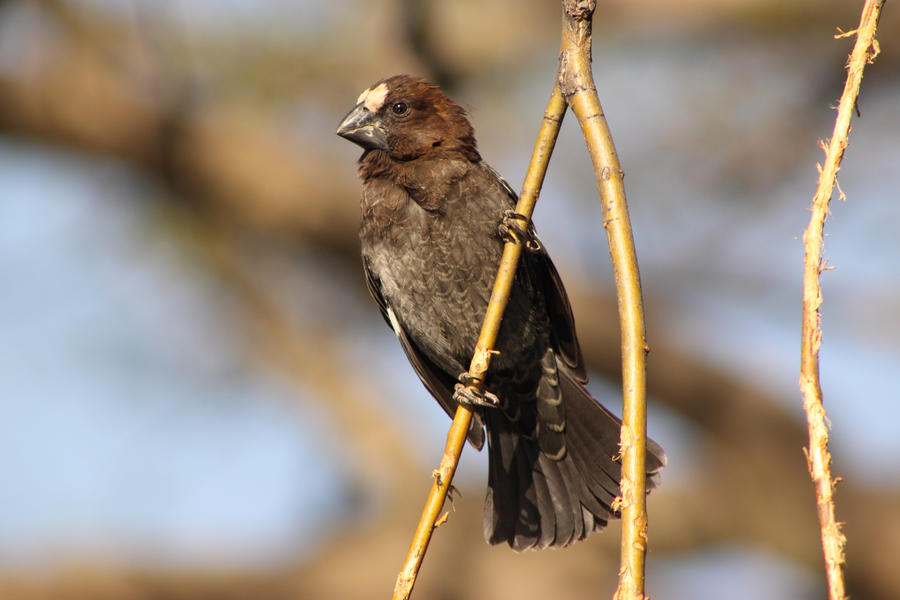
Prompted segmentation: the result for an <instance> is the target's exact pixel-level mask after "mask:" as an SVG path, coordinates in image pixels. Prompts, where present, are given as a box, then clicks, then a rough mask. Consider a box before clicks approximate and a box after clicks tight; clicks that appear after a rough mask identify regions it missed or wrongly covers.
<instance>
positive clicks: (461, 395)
mask: <svg viewBox="0 0 900 600" xmlns="http://www.w3.org/2000/svg"><path fill="white" fill-rule="evenodd" d="M476 380H477V378H476V377H474V376H472V375H471V374H470V373H460V375H459V383H457V384H456V387H454V388H453V399H454V400H455V401H456V402H457V403H459V404H465V405H467V406H487V407H489V408H496V407H498V406H500V398H498V397H497V396H495V395H494V394H492V393H490V392H488V391H487V390H482V391H480V392H479V391H476V390H474V389H472V388H470V387H469V386H470V385H471V384H472V382H473V381H476Z"/></svg>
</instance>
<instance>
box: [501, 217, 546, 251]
mask: <svg viewBox="0 0 900 600" xmlns="http://www.w3.org/2000/svg"><path fill="white" fill-rule="evenodd" d="M497 229H498V231H499V233H500V237H501V238H502V239H503V241H505V242H514V243H516V244H520V243H522V240H525V248H527V249H528V250H529V251H531V252H538V251H540V249H541V242H540V241H539V240H538V239H537V233H536V232H535V230H534V225H533V224H532V223H531V219H529V218H528V217H526V216H525V215H523V214H521V213H517V212H515V211H514V210H507V211H506V212H504V213H503V218H502V219H501V220H500V225H499V226H498V228H497Z"/></svg>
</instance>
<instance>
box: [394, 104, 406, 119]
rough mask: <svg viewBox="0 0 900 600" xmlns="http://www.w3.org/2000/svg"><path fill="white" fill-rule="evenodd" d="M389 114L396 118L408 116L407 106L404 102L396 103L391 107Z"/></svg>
mask: <svg viewBox="0 0 900 600" xmlns="http://www.w3.org/2000/svg"><path fill="white" fill-rule="evenodd" d="M391 112H393V113H394V114H395V115H397V116H398V117H405V116H406V115H408V114H409V104H407V103H406V102H396V103H394V105H393V106H392V107H391Z"/></svg>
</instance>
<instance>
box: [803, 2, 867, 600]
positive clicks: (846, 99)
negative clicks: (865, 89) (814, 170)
mask: <svg viewBox="0 0 900 600" xmlns="http://www.w3.org/2000/svg"><path fill="white" fill-rule="evenodd" d="M883 5H884V0H867V1H866V4H865V6H864V7H863V10H862V16H861V18H860V23H859V28H858V29H857V30H856V31H855V32H853V33H855V34H856V43H855V44H854V46H853V51H852V52H851V53H850V60H849V62H848V70H847V81H846V83H845V84H844V92H843V94H842V95H841V101H840V104H839V105H838V114H837V118H836V119H835V123H834V131H833V133H832V134H831V140H830V142H829V144H828V150H827V152H826V156H825V165H824V167H820V168H819V184H818V187H817V188H816V194H815V197H814V198H813V205H812V215H811V216H810V219H809V226H808V227H807V229H806V232H805V233H804V234H803V244H804V247H805V256H804V258H803V321H802V325H801V327H802V330H801V348H800V390H801V392H802V394H803V408H804V409H805V410H806V419H807V423H808V426H809V450H808V451H807V460H808V463H809V472H810V476H811V477H812V480H813V483H814V484H815V488H816V504H817V508H818V514H819V525H820V527H821V529H822V549H823V552H824V555H825V571H826V576H827V578H828V596H829V598H830V600H844V598H846V596H845V594H844V574H843V571H842V564H843V562H844V541H845V539H844V536H843V534H842V533H841V529H840V525H839V524H838V522H837V521H836V520H835V515H834V498H833V492H834V486H835V483H836V482H835V481H834V480H833V479H832V477H831V455H830V454H829V452H828V427H827V421H828V418H827V416H826V414H825V408H824V406H823V405H822V387H821V384H820V382H819V346H820V344H821V341H822V331H821V329H820V326H819V306H820V305H821V304H822V288H821V286H820V283H819V274H820V273H821V272H822V271H823V270H824V269H825V266H824V261H823V248H824V240H823V230H824V227H825V218H826V216H827V215H828V204H829V202H830V200H831V196H832V194H833V192H834V185H835V181H836V177H837V172H838V169H839V168H840V166H839V165H840V162H841V158H842V157H843V154H844V149H845V148H846V147H847V143H848V142H847V134H848V132H849V131H850V118H851V116H852V113H853V108H854V106H855V105H856V97H857V95H858V94H859V85H860V82H861V80H862V74H863V69H864V68H865V65H866V62H869V61H871V59H872V58H874V56H875V54H877V53H878V43H877V42H876V41H875V29H876V27H877V25H878V17H879V15H880V13H881V8H882V6H883ZM847 35H848V34H846V33H843V32H841V33H839V34H838V35H837V36H835V37H847ZM870 48H871V49H872V53H871V54H870V53H869V50H870ZM817 166H818V165H817Z"/></svg>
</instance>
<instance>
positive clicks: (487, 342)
mask: <svg viewBox="0 0 900 600" xmlns="http://www.w3.org/2000/svg"><path fill="white" fill-rule="evenodd" d="M565 110H566V104H565V102H564V101H563V98H562V95H561V94H560V93H559V90H558V89H557V88H556V87H554V89H553V94H552V95H551V96H550V101H549V102H548V103H547V110H546V111H545V113H544V120H543V122H542V123H541V128H540V131H539V132H538V138H537V142H536V143H535V145H534V151H533V153H532V155H531V162H530V163H529V165H528V171H527V172H526V174H525V182H524V183H523V184H522V193H521V194H520V195H519V202H518V204H516V209H515V210H516V212H517V213H519V214H521V215H524V216H525V217H526V218H529V219H530V218H531V214H532V212H533V211H534V205H535V203H536V202H537V197H538V194H539V192H540V190H541V185H543V183H544V174H545V173H546V172H547V164H548V163H549V161H550V154H551V153H552V152H553V146H554V145H555V144H556V137H557V135H558V134H559V127H560V124H561V123H562V118H563V115H564V114H565ZM521 254H522V245H521V244H520V243H518V242H515V241H511V242H508V243H507V244H506V245H505V246H504V247H503V256H502V258H501V259H500V267H499V268H498V270H497V278H496V279H495V280H494V289H493V291H492V293H491V299H490V302H489V303H488V307H487V312H486V314H485V316H484V322H483V325H482V328H481V335H480V336H479V338H478V343H477V344H476V346H475V353H474V356H473V357H472V364H471V366H470V367H469V374H470V375H472V377H473V381H474V383H473V384H472V386H471V387H473V388H474V389H476V390H479V391H480V390H481V387H482V383H483V381H484V377H485V375H486V373H487V370H488V365H489V364H490V360H491V355H492V354H493V353H494V350H493V347H494V343H495V342H496V340H497V332H498V331H499V329H500V320H501V318H502V317H503V311H504V309H505V308H506V302H507V300H508V299H509V293H510V290H511V289H512V283H513V278H514V276H515V273H516V266H517V265H518V262H519V257H520V256H521ZM471 419H472V411H471V410H469V408H467V407H465V406H463V405H460V407H459V408H458V409H457V410H456V416H455V417H454V418H453V424H452V425H451V426H450V432H449V433H448V434H447V445H446V447H445V449H444V456H443V458H442V459H441V464H440V467H438V469H437V471H436V472H435V476H434V483H433V484H432V486H431V492H430V493H429V494H428V499H427V500H426V503H425V509H424V510H423V511H422V517H421V518H420V520H419V525H418V527H417V528H416V533H415V536H414V537H413V541H412V544H411V545H410V547H409V552H408V553H407V555H406V561H405V562H404V564H403V568H402V569H401V570H400V574H399V575H397V583H396V584H395V586H394V595H393V599H394V600H406V599H407V598H409V595H410V594H411V593H412V588H413V585H414V584H415V582H416V575H417V574H418V572H419V567H420V566H421V564H422V559H423V558H424V557H425V550H426V549H427V548H428V542H429V541H430V540H431V533H432V531H434V528H435V520H436V519H437V518H438V514H439V513H440V510H441V507H442V506H443V504H444V499H445V498H446V496H447V490H448V489H449V487H450V482H451V480H452V479H453V474H454V473H455V472H456V465H457V464H458V462H459V456H460V454H461V453H462V449H463V446H464V445H465V441H466V433H467V432H468V431H469V423H470V421H471Z"/></svg>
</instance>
